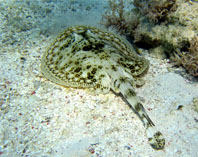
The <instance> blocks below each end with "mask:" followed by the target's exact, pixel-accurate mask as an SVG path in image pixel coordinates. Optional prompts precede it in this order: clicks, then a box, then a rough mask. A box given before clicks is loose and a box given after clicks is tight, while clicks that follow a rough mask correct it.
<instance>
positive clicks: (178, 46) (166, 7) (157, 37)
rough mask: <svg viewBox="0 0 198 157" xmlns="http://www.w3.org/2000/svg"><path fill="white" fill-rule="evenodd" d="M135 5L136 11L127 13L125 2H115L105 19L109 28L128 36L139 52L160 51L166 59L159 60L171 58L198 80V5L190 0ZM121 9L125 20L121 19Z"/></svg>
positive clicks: (155, 0) (145, 1) (136, 1)
mask: <svg viewBox="0 0 198 157" xmlns="http://www.w3.org/2000/svg"><path fill="white" fill-rule="evenodd" d="M121 3H122V4H121ZM132 3H133V5H134V6H135V8H132V9H130V10H129V9H128V10H127V9H125V7H126V4H125V3H123V1H122V0H111V2H110V4H111V5H110V10H111V11H108V15H107V14H106V15H105V16H104V18H105V20H106V24H107V26H108V27H111V26H112V27H114V28H116V29H117V31H118V32H119V33H122V34H124V35H126V37H127V39H130V42H132V43H133V44H134V46H135V47H136V49H137V50H138V48H143V49H147V50H149V52H151V53H152V50H157V51H155V53H159V55H162V57H159V55H157V54H155V55H156V56H158V57H159V58H164V56H166V57H167V58H170V59H171V61H172V62H173V63H174V62H176V64H177V65H180V66H182V67H184V68H185V69H186V71H187V72H188V73H189V74H191V75H193V76H195V77H197V69H196V68H197V62H196V59H197V50H196V51H195V49H196V48H195V47H193V46H192V45H196V44H194V42H196V41H197V34H198V12H197V10H198V3H197V2H195V1H189V0H179V1H176V0H161V1H159V0H134V1H133V2H132ZM119 7H122V16H118V15H119V12H118V10H119V9H118V8H119ZM112 20H113V22H112ZM121 26H124V27H121ZM195 37H196V38H195ZM195 39H196V40H195ZM189 47H190V48H189ZM192 49H194V50H193V51H192ZM181 54H182V55H181ZM182 60H185V61H182ZM180 61H181V62H182V64H180V63H179V62H180Z"/></svg>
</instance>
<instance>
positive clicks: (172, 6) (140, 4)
mask: <svg viewBox="0 0 198 157" xmlns="http://www.w3.org/2000/svg"><path fill="white" fill-rule="evenodd" d="M133 4H134V6H135V7H136V8H137V9H138V11H139V12H140V13H141V14H142V15H145V16H146V17H148V19H149V20H151V21H152V22H155V23H158V22H162V21H165V20H166V19H167V17H168V16H169V14H170V13H171V12H174V11H175V10H176V9H177V4H176V0H134V2H133Z"/></svg>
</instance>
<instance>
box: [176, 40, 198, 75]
mask: <svg viewBox="0 0 198 157" xmlns="http://www.w3.org/2000/svg"><path fill="white" fill-rule="evenodd" d="M175 62H176V65H178V66H180V65H181V66H182V67H184V68H185V69H186V71H187V72H188V73H189V74H191V75H192V76H195V77H198V36H197V37H194V38H193V39H192V40H191V42H190V47H189V49H188V52H183V53H181V52H180V53H179V54H176V57H175Z"/></svg>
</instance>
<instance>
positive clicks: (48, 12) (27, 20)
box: [0, 0, 198, 157]
mask: <svg viewBox="0 0 198 157" xmlns="http://www.w3.org/2000/svg"><path fill="white" fill-rule="evenodd" d="M125 3H126V4H127V5H126V7H125V9H126V10H128V11H130V9H132V8H134V7H135V6H134V5H133V4H132V3H131V1H130V0H127V1H125ZM189 3H190V4H188V2H183V3H181V6H182V7H185V8H186V9H187V7H186V6H188V5H195V6H197V2H196V1H192V2H189ZM191 3H192V4H191ZM179 4H180V3H179ZM180 8H181V7H180V6H178V8H177V10H180ZM106 11H110V12H111V7H110V6H109V3H108V1H107V0H36V1H31V0H0V21H1V22H0V156H2V157H4V156H5V157H7V156H8V157H12V156H13V157H15V156H63V157H81V156H82V157H84V156H86V157H87V156H93V157H94V156H101V157H106V156H113V157H114V156H115V157H117V156H119V157H125V156H135V157H136V156H137V157H145V156H146V157H147V156H152V157H159V156H160V157H171V156H174V157H181V156H184V157H196V156H198V152H197V147H198V83H197V81H196V79H189V78H188V77H185V76H186V75H187V73H186V71H184V70H183V69H182V68H181V67H179V68H178V67H174V66H173V65H172V64H171V63H170V60H169V58H164V56H163V55H162V56H161V57H156V56H158V55H159V54H157V55H153V54H152V53H151V51H155V52H156V51H157V50H158V49H154V48H153V47H152V48H150V49H148V47H149V46H150V45H149V44H148V43H149V42H148V43H146V42H145V43H144V42H139V43H138V44H137V45H139V46H140V47H139V48H137V49H138V51H139V52H141V55H142V56H143V57H144V58H146V59H147V60H149V62H150V65H149V70H148V72H147V74H146V75H145V76H144V77H143V79H144V82H145V84H144V85H142V86H141V87H140V88H135V92H136V94H137V99H138V100H139V101H141V102H142V104H143V106H144V108H145V110H146V112H147V113H148V115H149V117H150V118H151V119H152V121H153V122H154V124H155V126H156V128H157V129H158V130H159V131H160V132H161V133H162V134H163V137H164V138H165V141H166V143H165V146H164V149H163V150H155V149H153V148H152V147H151V146H150V145H149V142H148V140H147V136H146V134H145V128H144V126H143V124H142V122H141V120H140V119H139V117H138V116H137V115H136V114H135V113H134V112H133V110H131V108H130V106H129V105H128V104H127V102H126V100H125V99H124V98H123V97H122V96H121V95H120V94H116V93H114V92H113V91H110V92H108V93H105V94H103V93H94V92H90V91H89V90H87V89H82V88H69V87H68V88H65V87H63V86H60V85H58V84H55V83H53V82H51V81H49V80H48V79H46V78H45V77H44V75H43V74H42V72H41V67H40V66H41V58H42V55H43V54H44V53H45V52H46V51H47V50H48V48H49V46H50V45H53V44H52V42H53V41H54V39H56V37H57V35H58V34H60V33H61V32H63V31H64V30H65V29H67V28H69V27H71V26H74V25H88V26H91V27H96V28H97V29H100V30H102V31H104V32H105V31H110V32H112V33H114V34H116V35H118V36H119V34H120V32H117V31H116V28H109V29H107V28H106V27H105V25H104V23H103V22H104V21H102V17H103V18H104V15H105V12H106ZM177 13H178V12H176V13H175V14H174V15H175V16H176V14H177ZM147 15H148V14H147ZM183 15H186V13H184V14H183ZM124 16H125V17H133V16H128V14H125V15H124ZM183 17H185V18H186V19H189V21H190V19H192V18H196V17H193V16H189V17H187V16H183ZM175 19H176V18H175ZM186 19H185V20H184V21H186V22H187V24H189V21H187V20H186ZM128 20H129V21H130V20H131V19H130V18H128ZM181 20H183V19H182V18H181ZM192 21H193V22H191V23H193V24H196V23H197V21H196V20H192ZM111 22H112V23H113V22H115V23H116V21H111ZM102 23H103V24H102ZM112 23H111V24H112ZM112 25H113V24H112ZM130 25H131V26H132V23H127V25H120V26H122V27H120V28H121V29H125V28H128V26H130ZM166 25H167V23H166ZM166 25H163V26H162V27H163V28H164V27H166ZM173 25H174V24H171V25H170V26H168V28H172V27H173ZM114 26H118V25H116V24H115V25H114ZM125 26H127V27H125ZM160 26H161V25H160V24H158V26H157V27H156V28H155V29H154V31H153V30H152V29H150V30H149V29H148V30H149V32H152V31H153V32H155V33H156V32H158V33H159V36H160V35H161V34H162V33H161V31H162V29H161V28H160ZM149 28H150V26H149ZM185 28H186V30H185V31H184V32H178V33H175V34H174V35H172V34H171V33H172V32H171V31H170V30H168V31H167V32H166V33H165V34H166V35H167V36H171V37H170V38H171V39H174V40H168V41H170V43H171V42H173V41H176V40H177V41H179V39H180V38H179V39H178V38H177V39H176V38H174V37H175V36H177V35H178V34H184V35H183V36H182V37H186V38H185V39H187V37H192V38H193V35H195V34H196V33H197V32H196V31H194V30H193V31H192V30H190V29H189V28H192V27H191V26H189V27H187V26H186V27H185ZM133 29H135V27H133ZM158 29H159V30H158ZM182 29H183V27H182ZM164 30H165V29H163V31H164ZM166 30H167V29H166ZM195 30H196V29H195ZM146 31H147V28H145V29H142V35H144V33H145V32H146ZM170 32H171V33H170ZM185 32H186V33H185ZM88 33H90V32H89V31H88ZM74 34H75V33H74ZM145 34H148V33H147V32H146V33H145ZM153 34H154V33H153ZM125 35H126V34H121V36H122V37H121V38H123V40H126V39H129V38H128V36H125ZM149 35H150V34H149ZM74 36H75V35H74ZM167 36H165V37H164V38H166V37H167ZM75 37H76V36H75ZM136 37H137V36H136ZM137 38H138V37H137ZM156 38H157V37H156ZM106 39H108V36H107V37H106ZM130 39H131V40H132V42H131V41H130V42H131V43H130V44H133V43H134V41H133V40H134V39H133V38H130ZM135 39H136V38H135ZM109 40H110V41H109V42H110V43H111V42H112V40H115V41H116V39H114V38H113V39H111V38H110V39H109ZM180 40H182V39H180ZM164 41H167V40H164ZM182 42H183V41H182ZM106 43H108V42H106ZM144 44H147V45H146V46H145V45H144ZM174 44H175V43H174ZM174 44H173V45H174ZM107 45H108V44H107ZM118 45H119V44H118ZM162 45H163V44H162ZM164 45H165V44H164ZM170 45H171V44H170ZM74 46H75V45H74ZM100 46H101V45H100ZM158 48H159V47H158ZM117 49H119V48H117ZM137 49H134V51H135V50H137ZM182 49H184V48H182ZM185 50H186V48H185ZM71 58H72V57H71ZM92 62H93V63H94V61H92ZM109 62H110V61H109ZM93 63H92V64H93ZM116 68H119V67H116ZM126 71H127V70H126ZM126 71H125V73H123V75H125V74H126V73H127V72H126ZM113 76H114V77H115V75H112V77H113ZM190 78H191V77H190ZM137 85H138V82H137ZM115 91H116V90H115Z"/></svg>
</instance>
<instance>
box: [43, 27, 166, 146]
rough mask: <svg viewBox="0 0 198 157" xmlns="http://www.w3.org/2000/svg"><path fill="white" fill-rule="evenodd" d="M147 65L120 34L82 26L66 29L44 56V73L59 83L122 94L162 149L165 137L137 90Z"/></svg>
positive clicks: (151, 142)
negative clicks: (151, 117)
mask: <svg viewBox="0 0 198 157" xmlns="http://www.w3.org/2000/svg"><path fill="white" fill-rule="evenodd" d="M148 68H149V62H148V60H146V59H145V58H143V57H141V56H139V55H137V53H136V52H135V50H134V49H133V48H132V46H131V45H130V43H128V42H127V41H126V40H125V39H123V38H122V37H120V36H119V35H116V34H114V33H111V32H107V31H102V30H100V29H98V28H94V27H91V26H81V25H80V26H72V27H69V28H67V29H66V30H65V31H63V32H62V33H61V34H60V35H59V36H58V37H57V38H56V39H55V40H54V42H52V44H51V45H50V46H49V48H48V49H47V51H45V52H44V54H43V56H42V59H41V72H42V74H43V75H44V77H46V78H47V79H49V80H51V81H52V82H54V83H56V84H59V85H62V86H65V87H74V88H88V89H89V90H90V91H93V92H95V93H103V94H105V93H108V92H109V91H110V90H112V91H114V92H115V93H121V95H122V96H123V97H124V98H125V99H126V101H127V102H128V104H129V105H130V106H131V108H132V109H133V111H134V112H135V113H136V114H137V115H138V117H139V118H140V119H141V121H142V122H143V125H144V126H145V129H146V135H147V137H148V142H149V143H150V145H151V146H152V147H153V148H154V149H157V150H159V149H163V148H164V145H165V139H164V138H163V136H162V133H161V132H160V131H158V130H157V129H156V127H155V125H154V123H153V122H152V120H151V119H150V118H149V116H148V114H147V113H146V111H145V109H144V107H143V105H142V103H141V102H140V101H139V100H138V98H137V96H136V93H135V87H136V86H138V85H139V84H140V82H142V81H141V80H142V79H141V78H142V77H143V76H144V74H145V73H146V72H147V71H148Z"/></svg>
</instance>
